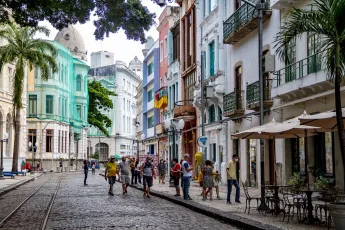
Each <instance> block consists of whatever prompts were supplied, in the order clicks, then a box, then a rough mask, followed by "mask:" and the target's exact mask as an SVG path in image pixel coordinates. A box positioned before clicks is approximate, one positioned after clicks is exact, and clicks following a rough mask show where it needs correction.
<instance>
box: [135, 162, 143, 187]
mask: <svg viewBox="0 0 345 230" xmlns="http://www.w3.org/2000/svg"><path fill="white" fill-rule="evenodd" d="M140 168H141V162H140V161H139V159H137V160H136V162H135V171H134V174H135V178H134V182H135V184H138V181H139V184H141V176H140Z"/></svg>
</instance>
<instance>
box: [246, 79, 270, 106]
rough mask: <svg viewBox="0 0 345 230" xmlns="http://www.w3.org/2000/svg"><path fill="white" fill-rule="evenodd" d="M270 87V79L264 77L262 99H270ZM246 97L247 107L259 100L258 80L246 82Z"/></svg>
mask: <svg viewBox="0 0 345 230" xmlns="http://www.w3.org/2000/svg"><path fill="white" fill-rule="evenodd" d="M271 88H272V84H271V81H270V80H269V79H265V80H264V101H270V100H271ZM246 98H247V107H250V106H252V105H255V104H257V103H258V102H259V100H260V86H259V81H256V82H254V83H251V84H247V92H246Z"/></svg>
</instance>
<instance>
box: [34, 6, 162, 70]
mask: <svg viewBox="0 0 345 230" xmlns="http://www.w3.org/2000/svg"><path fill="white" fill-rule="evenodd" d="M142 3H143V5H145V6H147V7H148V9H149V10H150V12H154V13H156V15H157V17H156V23H157V25H158V17H159V15H160V14H161V13H162V11H163V9H164V7H160V6H158V5H157V4H156V3H154V2H153V1H152V0H142ZM93 18H94V17H93V16H92V17H91V20H90V21H89V22H87V23H85V24H79V23H78V24H77V25H75V27H76V28H77V29H78V30H79V32H80V33H81V35H82V36H83V38H84V42H85V47H86V50H87V51H88V62H89V64H90V59H91V58H90V54H91V53H92V52H96V51H100V50H106V51H109V52H112V53H114V56H115V60H120V61H124V62H125V63H127V65H128V63H129V62H130V61H131V60H132V59H133V58H134V57H135V56H138V58H139V59H140V60H141V61H142V60H143V59H144V57H143V54H142V52H141V50H142V49H143V47H144V45H143V44H141V43H140V42H139V41H133V40H127V38H126V35H125V33H124V31H123V30H120V31H119V32H118V33H116V34H110V35H109V37H108V38H104V40H103V41H96V39H95V36H94V35H93V32H94V30H95V27H94V25H93ZM40 25H41V26H46V27H47V28H49V29H50V36H49V37H48V39H50V40H54V38H55V36H56V34H57V33H58V30H56V29H55V28H53V27H52V26H51V25H50V23H49V22H48V21H43V22H41V23H40ZM146 36H151V37H153V38H154V39H158V31H157V27H156V26H153V27H152V28H151V29H150V30H149V31H148V32H146ZM38 37H40V38H45V39H47V37H46V36H44V35H43V34H40V35H38Z"/></svg>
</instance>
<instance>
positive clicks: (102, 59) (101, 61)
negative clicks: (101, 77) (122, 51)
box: [91, 51, 115, 68]
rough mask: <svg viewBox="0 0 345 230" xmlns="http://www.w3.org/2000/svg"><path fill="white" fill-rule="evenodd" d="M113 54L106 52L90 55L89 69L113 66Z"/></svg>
mask: <svg viewBox="0 0 345 230" xmlns="http://www.w3.org/2000/svg"><path fill="white" fill-rule="evenodd" d="M114 60H115V59H114V54H113V53H111V52H108V51H98V52H93V53H91V68H98V67H102V66H107V65H113V64H114Z"/></svg>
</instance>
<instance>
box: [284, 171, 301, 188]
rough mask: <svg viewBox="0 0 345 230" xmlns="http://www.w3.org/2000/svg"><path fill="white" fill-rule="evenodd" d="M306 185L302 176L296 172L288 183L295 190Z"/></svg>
mask: <svg viewBox="0 0 345 230" xmlns="http://www.w3.org/2000/svg"><path fill="white" fill-rule="evenodd" d="M303 184H304V181H303V179H302V178H301V174H300V173H297V172H294V173H293V175H292V176H291V177H290V179H289V181H288V185H291V186H292V187H294V188H300V187H301V186H302V185H303Z"/></svg>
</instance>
